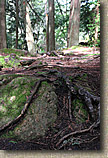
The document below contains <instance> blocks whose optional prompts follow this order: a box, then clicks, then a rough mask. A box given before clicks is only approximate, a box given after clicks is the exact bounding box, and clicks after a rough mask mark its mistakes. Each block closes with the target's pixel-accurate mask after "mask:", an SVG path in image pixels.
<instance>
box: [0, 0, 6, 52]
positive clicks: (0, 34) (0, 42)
mask: <svg viewBox="0 0 108 158" xmlns="http://www.w3.org/2000/svg"><path fill="white" fill-rule="evenodd" d="M2 48H6V15H5V0H0V49H2Z"/></svg>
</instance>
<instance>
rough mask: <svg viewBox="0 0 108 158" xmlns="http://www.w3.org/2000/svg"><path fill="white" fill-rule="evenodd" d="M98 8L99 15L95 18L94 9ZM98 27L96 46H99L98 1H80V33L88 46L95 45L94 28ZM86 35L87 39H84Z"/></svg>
mask: <svg viewBox="0 0 108 158" xmlns="http://www.w3.org/2000/svg"><path fill="white" fill-rule="evenodd" d="M97 5H98V6H99V15H98V16H97V14H96V12H97V10H96V7H97ZM97 26H98V40H97V43H96V46H100V3H99V1H98V0H94V1H90V0H86V1H81V10H80V32H84V34H83V38H84V39H85V40H88V44H89V45H90V46H94V45H95V28H96V27H97ZM86 35H88V36H89V39H86V38H85V37H86Z"/></svg>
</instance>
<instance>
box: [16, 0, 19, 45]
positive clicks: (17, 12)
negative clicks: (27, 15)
mask: <svg viewBox="0 0 108 158" xmlns="http://www.w3.org/2000/svg"><path fill="white" fill-rule="evenodd" d="M18 1H19V0H16V48H18V17H19V10H18Z"/></svg>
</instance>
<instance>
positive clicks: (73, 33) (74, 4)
mask: <svg viewBox="0 0 108 158" xmlns="http://www.w3.org/2000/svg"><path fill="white" fill-rule="evenodd" d="M80 4H81V0H71V7H70V17H69V27H68V39H67V46H68V47H71V46H74V45H78V44H79V24H80Z"/></svg>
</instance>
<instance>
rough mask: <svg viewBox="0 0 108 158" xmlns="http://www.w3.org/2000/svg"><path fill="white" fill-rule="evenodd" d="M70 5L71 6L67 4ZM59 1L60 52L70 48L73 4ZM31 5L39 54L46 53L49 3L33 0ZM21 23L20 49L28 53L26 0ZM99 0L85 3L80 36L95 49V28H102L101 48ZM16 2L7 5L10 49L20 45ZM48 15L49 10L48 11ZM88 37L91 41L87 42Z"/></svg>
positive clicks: (21, 1) (57, 12)
mask: <svg viewBox="0 0 108 158" xmlns="http://www.w3.org/2000/svg"><path fill="white" fill-rule="evenodd" d="M66 2H67V3H66ZM66 2H65V1H60V0H58V2H57V1H55V41H56V49H61V48H66V45H67V34H68V25H69V14H70V2H71V1H70V0H69V1H66ZM28 3H29V7H30V8H29V10H30V12H29V14H30V19H31V25H32V28H33V36H34V40H35V46H36V49H37V50H39V53H44V52H45V49H46V42H45V41H46V40H45V37H46V19H45V18H46V17H45V1H43V0H32V1H28ZM18 5H19V23H18V31H19V33H18V36H19V38H18V49H25V50H26V49H27V43H26V32H25V31H26V30H25V27H26V25H25V10H24V4H23V0H20V1H19V3H18ZM97 5H99V3H98V0H94V1H91V0H83V1H81V14H80V32H81V33H83V35H82V34H81V36H83V39H85V40H88V44H89V45H91V46H93V45H94V41H95V28H96V26H98V39H97V43H96V46H100V25H99V24H100V11H99V18H98V17H97V16H96V6H97ZM15 6H16V0H8V1H6V25H7V31H6V32H7V47H8V48H15V45H16V20H15V19H16V8H15ZM47 11H48V7H47ZM86 35H88V38H86Z"/></svg>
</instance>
